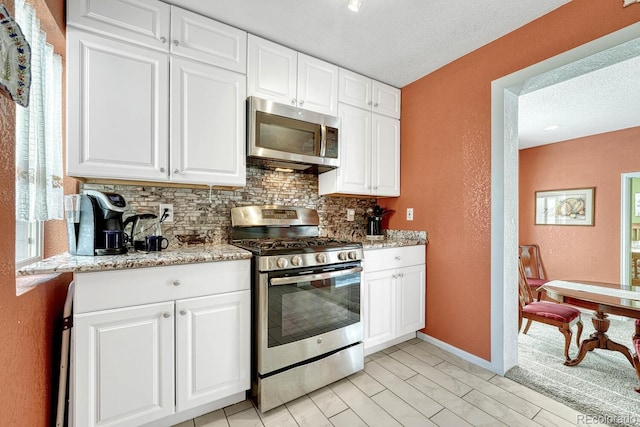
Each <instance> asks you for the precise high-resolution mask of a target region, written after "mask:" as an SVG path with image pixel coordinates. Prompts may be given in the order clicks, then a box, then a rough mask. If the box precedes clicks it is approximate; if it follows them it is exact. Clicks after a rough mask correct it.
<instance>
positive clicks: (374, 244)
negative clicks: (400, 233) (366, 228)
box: [361, 239, 428, 251]
mask: <svg viewBox="0 0 640 427" xmlns="http://www.w3.org/2000/svg"><path fill="white" fill-rule="evenodd" d="M361 243H362V248H363V249H364V250H365V251H367V250H372V249H384V248H399V247H402V246H420V245H426V244H427V243H428V242H427V240H426V239H384V240H368V239H366V240H362V241H361Z"/></svg>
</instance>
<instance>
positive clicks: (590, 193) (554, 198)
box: [536, 187, 595, 225]
mask: <svg viewBox="0 0 640 427" xmlns="http://www.w3.org/2000/svg"><path fill="white" fill-rule="evenodd" d="M594 192H595V188H594V187H591V188H573V189H568V190H553V191H536V224H547V225H593V212H594V208H593V197H594Z"/></svg>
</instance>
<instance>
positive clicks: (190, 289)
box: [74, 260, 251, 313]
mask: <svg viewBox="0 0 640 427" xmlns="http://www.w3.org/2000/svg"><path fill="white" fill-rule="evenodd" d="M250 270H251V261H250V260H239V261H223V262H210V263H201V264H184V265H170V266H163V267H149V268H133V269H128V270H113V271H101V272H89V273H76V274H75V275H74V280H75V295H74V297H75V300H74V311H75V312H76V313H86V312H89V311H95V310H105V309H110V308H117V307H126V306H130V305H138V304H149V303H154V302H161V301H172V300H176V299H181V298H192V297H198V296H204V295H216V294H223V293H227V292H234V291H240V290H248V289H250V286H251V274H250Z"/></svg>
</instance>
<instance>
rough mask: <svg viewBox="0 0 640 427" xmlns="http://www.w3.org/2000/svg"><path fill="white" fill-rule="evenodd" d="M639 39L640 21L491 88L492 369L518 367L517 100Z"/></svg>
mask: <svg viewBox="0 0 640 427" xmlns="http://www.w3.org/2000/svg"><path fill="white" fill-rule="evenodd" d="M638 38H640V23H637V24H634V25H631V26H629V27H626V28H623V29H621V30H619V31H616V32H614V33H612V34H609V35H607V36H604V37H601V38H599V39H597V40H594V41H592V42H590V43H587V44H584V45H582V46H579V47H577V48H575V49H572V50H570V51H567V52H565V53H562V54H560V55H557V56H555V57H553V58H549V59H547V60H545V61H542V62H540V63H537V64H534V65H532V66H530V67H527V68H525V69H523V70H520V71H517V72H515V73H512V74H510V75H508V76H505V77H503V78H501V79H498V80H495V81H493V82H492V85H491V116H492V119H491V135H492V136H491V161H492V168H491V230H492V232H491V368H492V370H493V371H494V372H496V373H498V374H500V375H504V373H505V372H506V371H508V370H509V369H510V368H511V367H513V366H515V365H516V364H517V363H518V348H517V335H518V333H517V322H518V312H517V303H516V300H517V286H516V284H517V253H518V252H517V247H518V96H519V95H520V94H521V93H522V90H523V87H524V86H525V84H526V82H527V81H528V80H530V79H532V78H534V77H536V76H539V75H541V74H543V73H547V72H550V71H552V70H554V69H557V68H559V67H563V66H568V65H571V64H573V63H575V62H577V61H580V60H583V59H585V58H588V57H590V56H591V55H594V54H596V53H598V52H602V51H604V50H607V49H611V48H614V47H616V46H619V45H621V44H623V43H626V42H630V41H633V40H635V39H638Z"/></svg>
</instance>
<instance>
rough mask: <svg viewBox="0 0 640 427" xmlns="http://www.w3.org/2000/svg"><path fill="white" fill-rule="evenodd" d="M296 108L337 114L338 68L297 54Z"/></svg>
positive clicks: (332, 114)
mask: <svg viewBox="0 0 640 427" xmlns="http://www.w3.org/2000/svg"><path fill="white" fill-rule="evenodd" d="M297 86H298V91H297V99H298V106H299V107H300V108H304V109H306V110H311V111H316V112H318V113H322V114H328V115H330V116H336V115H337V114H338V66H337V65H333V64H329V63H328V62H325V61H321V60H319V59H317V58H313V57H311V56H308V55H305V54H303V53H298V85H297Z"/></svg>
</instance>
